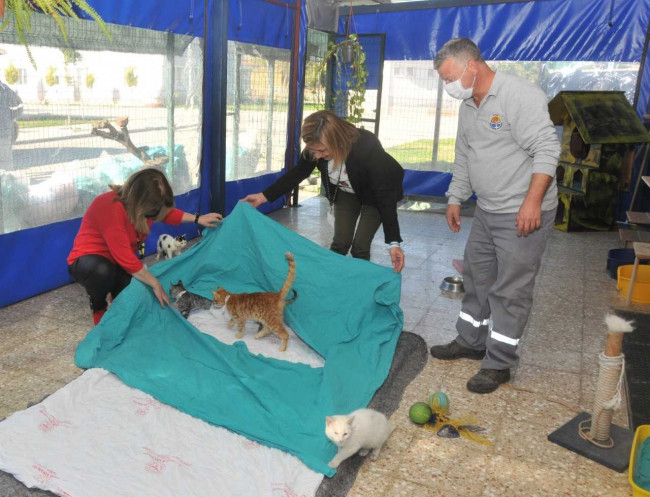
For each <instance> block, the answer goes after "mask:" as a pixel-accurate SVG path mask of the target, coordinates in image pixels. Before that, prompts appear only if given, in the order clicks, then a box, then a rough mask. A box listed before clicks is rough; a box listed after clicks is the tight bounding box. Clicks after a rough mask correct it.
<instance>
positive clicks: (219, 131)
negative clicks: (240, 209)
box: [204, 0, 228, 214]
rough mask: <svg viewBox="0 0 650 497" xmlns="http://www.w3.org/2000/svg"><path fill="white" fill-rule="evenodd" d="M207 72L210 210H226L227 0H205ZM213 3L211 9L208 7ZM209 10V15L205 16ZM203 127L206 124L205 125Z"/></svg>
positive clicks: (223, 211)
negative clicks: (208, 74)
mask: <svg viewBox="0 0 650 497" xmlns="http://www.w3.org/2000/svg"><path fill="white" fill-rule="evenodd" d="M205 4H206V9H205V11H206V35H205V36H206V42H209V46H208V47H207V51H208V53H209V54H210V58H208V57H206V62H207V64H206V73H207V72H210V76H211V84H210V87H209V88H207V91H208V92H209V94H210V95H209V96H210V107H209V108H208V109H207V110H208V115H207V116H205V118H204V122H205V120H208V121H209V124H208V129H209V132H208V136H207V137H206V139H207V140H209V143H210V148H209V152H210V155H209V162H208V165H207V166H206V167H209V168H210V176H209V178H210V210H211V212H221V213H224V214H225V213H226V129H227V126H226V111H227V96H228V93H227V92H228V89H227V84H226V79H227V76H228V0H214V1H213V2H208V0H206V3H205ZM208 5H212V9H208ZM208 13H209V17H208ZM204 126H205V124H204Z"/></svg>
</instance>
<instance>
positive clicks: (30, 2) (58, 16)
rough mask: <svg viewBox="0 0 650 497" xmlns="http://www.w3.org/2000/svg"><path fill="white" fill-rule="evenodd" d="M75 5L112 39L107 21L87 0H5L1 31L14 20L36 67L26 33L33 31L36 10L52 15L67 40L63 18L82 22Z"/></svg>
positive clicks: (21, 40)
mask: <svg viewBox="0 0 650 497" xmlns="http://www.w3.org/2000/svg"><path fill="white" fill-rule="evenodd" d="M73 7H77V8H79V9H80V10H82V11H83V12H85V13H86V14H88V15H89V16H90V17H92V18H93V19H94V20H95V21H96V22H97V24H98V25H99V28H100V29H101V30H102V32H103V33H104V34H105V35H106V37H107V38H108V39H112V36H111V33H110V32H109V31H108V27H107V26H106V23H105V22H104V21H103V20H102V18H101V17H100V16H99V14H98V13H97V11H95V9H93V8H92V7H91V6H90V5H89V4H88V2H87V1H86V0H5V12H4V17H3V18H2V23H1V24H0V31H2V30H3V29H5V28H6V27H7V26H9V23H11V22H13V25H14V29H15V30H16V37H17V38H18V41H19V42H20V43H22V44H23V45H24V46H25V49H26V50H27V55H28V56H29V60H30V61H31V63H32V65H33V66H34V68H35V69H36V62H35V61H34V57H33V56H32V52H31V51H30V49H29V44H28V43H27V36H26V33H31V31H32V27H31V19H32V15H33V14H34V12H42V13H43V14H47V15H49V16H51V17H52V19H54V22H55V23H56V25H57V26H58V28H59V31H60V32H61V36H62V37H63V40H64V41H65V42H67V41H68V32H67V30H66V29H65V23H64V22H63V18H64V17H71V18H72V19H74V20H76V21H77V22H81V21H80V19H79V16H78V15H77V13H76V12H75V11H74V8H73Z"/></svg>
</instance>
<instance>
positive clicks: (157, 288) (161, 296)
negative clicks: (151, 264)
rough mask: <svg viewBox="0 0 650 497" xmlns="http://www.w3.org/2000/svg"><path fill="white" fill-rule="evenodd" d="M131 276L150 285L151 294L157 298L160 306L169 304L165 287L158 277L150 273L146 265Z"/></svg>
mask: <svg viewBox="0 0 650 497" xmlns="http://www.w3.org/2000/svg"><path fill="white" fill-rule="evenodd" d="M133 277H134V278H135V279H136V280H138V281H141V282H142V283H144V284H145V285H149V286H150V287H151V289H152V290H153V294H154V295H155V296H156V298H157V299H158V302H160V307H165V304H169V297H168V296H167V293H166V292H165V289H164V288H163V287H162V285H161V284H160V281H158V278H156V277H155V276H154V275H153V274H151V273H150V272H149V270H148V269H147V268H146V267H143V268H142V269H140V271H137V272H135V273H133Z"/></svg>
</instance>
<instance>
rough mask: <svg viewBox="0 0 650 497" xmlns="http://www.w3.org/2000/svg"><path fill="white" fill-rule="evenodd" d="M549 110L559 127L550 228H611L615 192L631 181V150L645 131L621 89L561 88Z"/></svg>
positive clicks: (646, 139) (649, 139)
mask: <svg viewBox="0 0 650 497" xmlns="http://www.w3.org/2000/svg"><path fill="white" fill-rule="evenodd" d="M548 109H549V113H550V115H551V120H552V121H553V124H555V125H556V126H562V127H563V128H562V143H561V146H562V148H561V153H560V161H559V164H558V168H557V182H558V191H559V195H558V197H559V205H558V211H557V216H556V219H555V227H556V228H557V229H559V230H562V231H580V230H585V229H588V230H608V229H610V228H611V226H612V225H613V223H614V218H615V209H616V201H617V197H618V192H619V191H626V190H628V189H629V186H630V180H631V174H632V165H633V164H632V163H633V159H634V149H635V147H636V145H638V144H641V143H646V142H650V134H649V133H648V132H647V131H646V129H645V127H644V126H643V123H642V122H641V120H640V119H639V117H638V116H637V114H636V112H635V111H634V109H633V108H632V106H631V105H630V103H629V102H628V100H627V99H626V98H625V93H624V92H622V91H563V92H560V93H558V94H557V95H556V96H555V97H554V98H553V100H551V101H550V102H549V104H548Z"/></svg>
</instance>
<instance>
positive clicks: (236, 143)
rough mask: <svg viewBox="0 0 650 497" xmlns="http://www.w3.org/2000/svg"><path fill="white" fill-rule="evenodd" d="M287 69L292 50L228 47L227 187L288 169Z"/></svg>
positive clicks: (246, 45) (232, 43) (246, 46)
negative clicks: (230, 182) (244, 180)
mask: <svg viewBox="0 0 650 497" xmlns="http://www.w3.org/2000/svg"><path fill="white" fill-rule="evenodd" d="M289 66H290V52H289V50H283V49H279V48H269V47H263V46H260V45H252V44H248V43H240V42H234V41H229V42H228V98H227V105H228V115H227V120H226V133H227V135H226V181H233V180H240V179H244V178H250V177H255V176H259V175H262V174H267V173H270V172H275V171H280V170H282V168H283V167H284V160H285V158H284V155H285V151H286V147H287V120H288V112H289ZM235 151H237V152H236V153H235Z"/></svg>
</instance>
